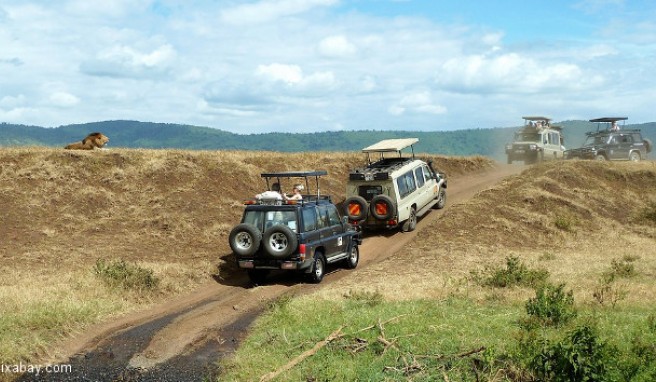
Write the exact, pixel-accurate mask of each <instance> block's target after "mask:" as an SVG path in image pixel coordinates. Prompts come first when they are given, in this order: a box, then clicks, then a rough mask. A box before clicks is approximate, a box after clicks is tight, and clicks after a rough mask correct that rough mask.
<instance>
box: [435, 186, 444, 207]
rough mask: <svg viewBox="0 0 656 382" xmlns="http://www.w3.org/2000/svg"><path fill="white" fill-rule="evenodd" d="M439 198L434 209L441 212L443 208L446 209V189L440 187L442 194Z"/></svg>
mask: <svg viewBox="0 0 656 382" xmlns="http://www.w3.org/2000/svg"><path fill="white" fill-rule="evenodd" d="M438 198H439V199H438V201H437V203H435V205H434V206H433V208H435V209H436V210H441V209H442V208H444V206H446V188H444V187H440V193H439V195H438Z"/></svg>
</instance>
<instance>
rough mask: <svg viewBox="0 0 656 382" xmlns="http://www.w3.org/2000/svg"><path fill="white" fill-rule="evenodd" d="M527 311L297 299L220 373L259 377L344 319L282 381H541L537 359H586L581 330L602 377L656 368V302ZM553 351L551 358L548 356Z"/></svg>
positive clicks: (633, 375)
mask: <svg viewBox="0 0 656 382" xmlns="http://www.w3.org/2000/svg"><path fill="white" fill-rule="evenodd" d="M525 317H526V313H525V309H524V307H523V306H520V305H517V304H515V305H513V304H499V303H483V304H481V303H477V302H474V301H470V300H467V299H455V298H454V299H447V300H443V301H429V300H419V301H409V302H408V301H406V302H388V301H380V302H377V303H375V304H363V303H362V299H361V298H360V297H358V298H350V297H348V296H346V298H345V299H343V300H341V301H329V300H313V299H312V298H311V297H302V298H297V299H292V300H290V301H286V302H285V304H284V305H276V306H275V307H273V308H272V309H271V310H270V311H269V312H267V313H266V314H264V315H263V316H261V317H260V318H259V319H258V320H257V321H256V323H255V325H254V327H253V328H252V331H251V334H250V336H249V337H248V338H247V339H246V340H245V342H244V343H243V344H242V346H241V347H240V348H239V350H238V351H237V353H236V354H235V356H234V357H233V358H231V359H229V360H225V361H224V362H223V363H222V365H221V366H222V375H221V377H220V381H257V380H260V378H261V377H262V376H264V375H266V374H268V373H270V372H273V371H275V370H278V369H280V368H282V367H283V366H284V365H286V364H287V363H288V362H289V361H291V360H293V359H295V358H296V357H298V356H299V355H300V354H302V353H303V352H305V351H307V350H308V349H311V348H312V347H313V346H315V344H316V343H318V342H320V341H322V340H324V339H325V338H326V337H328V336H329V334H331V333H333V332H334V331H335V330H336V329H338V328H342V330H341V333H342V336H341V337H339V338H338V339H336V340H334V341H332V342H330V343H329V344H328V345H327V346H325V347H324V348H322V349H320V350H319V351H318V352H317V353H315V354H314V355H312V356H310V357H308V358H305V359H304V360H302V361H301V362H299V363H298V364H297V365H296V366H294V367H292V368H291V370H289V371H287V372H285V373H283V374H281V375H280V376H278V377H277V378H276V379H275V380H276V381H301V380H304V381H305V380H312V381H354V380H361V381H384V380H413V381H434V380H438V381H443V380H449V381H473V380H480V381H493V380H497V381H501V380H506V381H534V380H536V379H535V378H536V375H538V371H537V370H536V368H537V367H538V366H539V367H542V368H543V369H544V368H545V364H541V363H540V362H547V363H548V364H547V367H548V366H549V365H550V364H549V362H551V363H556V362H560V364H558V365H556V366H555V367H560V369H562V370H571V369H572V368H574V369H576V366H577V365H578V364H577V363H576V362H584V361H585V359H583V358H581V359H583V361H578V359H574V360H570V359H568V358H567V357H568V356H570V355H571V354H572V352H573V351H578V352H581V350H580V349H583V351H585V343H583V344H581V343H578V344H577V343H573V341H574V340H573V339H572V336H576V335H577V333H581V332H584V333H588V339H589V340H590V341H595V342H596V343H598V344H600V347H599V349H602V350H603V351H599V352H596V353H594V354H592V356H594V357H597V358H596V362H597V363H596V364H597V365H598V364H600V363H603V364H604V369H603V371H604V373H605V376H604V377H603V378H600V379H597V380H599V381H604V380H617V381H629V380H636V381H642V380H644V381H646V380H649V378H651V377H652V376H656V355H655V354H656V348H655V347H654V346H655V345H654V343H655V342H654V340H656V324H654V321H656V319H655V318H654V317H655V315H654V310H653V309H650V308H642V307H624V308H621V309H620V308H616V309H597V308H591V307H582V308H581V309H579V314H578V315H577V317H576V318H575V319H574V320H572V321H571V322H569V323H568V324H567V325H564V326H562V327H546V326H545V327H543V328H532V329H530V330H526V329H524V328H523V327H522V326H521V324H520V322H521V319H522V318H525ZM590 328H591V329H590ZM588 329H589V330H588ZM590 333H591V334H590ZM381 338H382V339H384V340H385V341H386V342H385V341H383V340H381ZM390 343H391V344H392V345H389V344H390ZM572 349H574V350H572ZM545 354H551V358H547V360H546V361H543V360H544V359H545V358H544V355H545ZM540 355H542V357H543V358H540V357H539V356H540ZM583 356H586V354H583ZM570 361H571V362H570ZM567 362H570V363H567ZM581 365H582V366H586V365H585V364H581ZM560 369H559V370H560ZM445 376H446V377H445ZM532 378H533V379H532ZM581 380H583V379H581Z"/></svg>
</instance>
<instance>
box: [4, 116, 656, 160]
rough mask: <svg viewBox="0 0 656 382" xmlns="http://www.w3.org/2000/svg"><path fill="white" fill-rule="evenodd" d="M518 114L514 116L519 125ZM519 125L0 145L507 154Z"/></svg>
mask: <svg viewBox="0 0 656 382" xmlns="http://www.w3.org/2000/svg"><path fill="white" fill-rule="evenodd" d="M521 123H522V120H521V119H519V118H518V125H519V124H521ZM558 124H559V125H561V126H563V134H564V137H565V144H566V147H568V148H575V147H579V146H580V145H581V144H582V143H583V141H584V140H585V132H586V131H591V130H595V129H596V128H597V126H596V125H595V124H592V123H589V122H587V121H564V122H559V123H558ZM629 127H631V128H640V129H642V131H643V134H644V135H645V137H647V138H650V139H651V140H652V141H653V142H656V123H648V124H642V125H627V128H629ZM516 129H517V127H502V128H501V127H500V128H486V129H463V130H454V131H433V132H427V131H412V130H409V129H401V130H399V131H375V130H361V131H333V132H320V133H307V134H300V133H299V134H292V133H269V134H247V135H242V134H233V133H229V132H226V131H222V130H218V129H212V128H207V127H198V126H188V125H178V124H167V123H150V122H138V121H104V122H92V123H85V124H76V125H67V126H61V127H58V128H41V127H36V126H22V125H12V124H6V123H3V124H0V147H1V146H25V145H38V146H55V147H63V146H64V145H66V144H68V143H71V142H75V141H79V140H81V139H82V138H83V137H85V136H86V135H87V134H89V133H90V132H94V131H100V132H103V133H104V134H105V135H107V136H109V138H110V139H111V141H110V143H109V147H122V148H155V149H161V148H172V149H190V150H214V149H224V150H266V151H281V152H307V151H310V152H311V151H337V152H345V151H359V150H360V149H362V148H363V147H366V146H368V145H370V144H372V143H374V142H377V141H379V140H381V139H388V138H405V137H409V136H410V137H417V138H419V140H420V141H419V144H418V145H417V146H416V150H417V151H418V152H425V153H430V154H440V155H458V156H471V155H483V156H487V157H490V158H493V159H495V160H499V161H502V160H505V152H504V150H505V144H506V143H509V142H511V141H512V138H513V134H514V132H515V130H516Z"/></svg>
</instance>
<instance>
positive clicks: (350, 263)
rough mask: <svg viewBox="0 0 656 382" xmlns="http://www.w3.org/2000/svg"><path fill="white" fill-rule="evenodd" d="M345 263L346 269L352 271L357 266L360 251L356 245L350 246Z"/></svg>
mask: <svg viewBox="0 0 656 382" xmlns="http://www.w3.org/2000/svg"><path fill="white" fill-rule="evenodd" d="M345 261H346V269H354V268H355V267H357V266H358V262H359V261H360V250H359V249H358V246H357V245H355V244H353V245H352V246H351V251H350V252H349V256H348V257H347V258H346V260H345Z"/></svg>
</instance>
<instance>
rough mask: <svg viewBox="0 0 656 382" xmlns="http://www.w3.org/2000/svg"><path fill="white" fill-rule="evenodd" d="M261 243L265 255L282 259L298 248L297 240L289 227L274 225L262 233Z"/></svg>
mask: <svg viewBox="0 0 656 382" xmlns="http://www.w3.org/2000/svg"><path fill="white" fill-rule="evenodd" d="M262 243H263V245H264V250H265V251H266V253H268V254H269V255H271V256H273V257H275V258H283V257H287V256H289V255H291V254H292V253H294V251H295V250H296V247H297V246H298V239H297V238H296V234H295V233H294V231H292V230H291V229H290V228H289V227H287V226H284V225H274V226H273V227H270V228H268V229H267V230H266V231H264V235H262Z"/></svg>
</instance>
